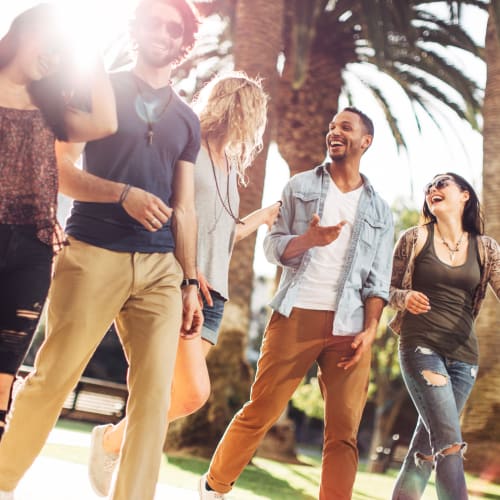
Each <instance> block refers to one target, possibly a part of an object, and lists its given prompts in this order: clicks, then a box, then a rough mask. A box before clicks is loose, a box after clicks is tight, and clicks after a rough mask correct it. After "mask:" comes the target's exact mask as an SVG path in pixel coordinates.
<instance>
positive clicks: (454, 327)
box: [0, 0, 500, 500]
mask: <svg viewBox="0 0 500 500" xmlns="http://www.w3.org/2000/svg"><path fill="white" fill-rule="evenodd" d="M56 19H57V9H56V7H54V6H52V5H50V4H40V5H38V6H36V7H33V8H32V9H30V10H27V11H25V12H23V13H22V14H20V15H19V16H18V17H17V18H16V19H15V20H14V22H13V23H12V25H11V28H10V30H9V31H8V33H7V34H6V35H5V36H4V38H3V39H2V40H0V177H1V179H2V182H1V183H0V280H1V281H0V296H1V300H0V438H1V441H0V500H11V499H13V498H14V490H15V488H16V485H17V483H18V482H19V480H20V479H21V478H22V476H23V475H24V473H25V472H26V470H27V469H28V468H29V467H30V466H31V464H32V463H33V461H34V460H35V458H36V457H37V455H38V454H39V452H40V450H41V448H42V447H43V445H44V443H45V440H46V438H47V436H48V434H49V432H50V430H51V429H52V427H53V426H54V424H55V422H56V420H57V418H58V415H59V412H60V410H61V408H62V405H63V403H64V401H65V399H66V397H67V395H68V393H69V392H70V391H71V390H72V389H73V387H74V386H75V385H76V383H77V381H78V379H79V377H80V376H81V374H82V372H83V370H84V368H85V366H86V364H87V363H88V361H89V359H90V358H91V356H92V354H93V352H94V351H95V349H96V348H97V346H98V345H99V343H100V341H101V340H102V338H103V336H104V334H105V332H106V331H107V329H108V328H109V326H110V324H111V323H112V322H115V324H116V329H117V333H118V335H119V337H120V340H121V343H122V346H123V349H124V351H125V354H126V358H127V361H128V364H129V369H128V377H127V384H128V389H129V398H128V402H127V414H126V418H125V419H124V420H123V421H121V422H120V423H119V424H117V425H115V426H113V425H104V426H97V427H96V428H94V430H93V432H92V444H91V454H90V463H89V477H90V480H91V483H92V486H93V488H94V489H95V491H96V493H98V494H99V495H101V496H108V498H110V499H113V500H151V499H153V498H154V492H155V487H156V481H157V477H158V471H159V466H160V460H161V454H162V447H163V441H164V438H165V434H166V431H167V426H168V422H170V421H172V420H174V419H176V418H179V417H181V416H185V415H188V414H190V413H192V412H194V411H196V410H197V409H198V408H200V407H201V406H202V405H203V404H204V402H205V401H206V399H207V398H208V396H209V393H210V381H209V374H208V371H207V367H206V363H205V357H206V355H207V354H208V352H209V350H210V348H211V347H212V346H213V345H214V344H216V343H217V336H218V331H219V326H220V323H221V320H222V315H223V311H224V304H225V302H226V301H227V300H228V299H229V297H228V269H229V260H230V258H231V253H232V249H233V245H234V244H235V243H236V242H237V241H239V240H241V239H242V238H245V237H246V236H248V235H249V234H251V233H253V232H254V231H255V230H256V229H257V228H258V227H259V226H261V225H263V224H266V225H267V226H268V227H269V231H268V233H267V236H266V238H265V242H264V246H265V252H266V256H267V258H268V259H269V260H270V261H271V262H274V263H276V264H277V265H278V266H280V267H281V268H282V271H283V272H282V274H281V280H280V283H279V287H278V290H277V292H276V295H275V297H274V298H273V300H272V302H271V307H272V309H273V313H272V316H271V318H270V320H269V323H268V325H267V327H266V331H265V333H264V338H263V342H262V348H261V354H260V358H259V361H258V366H257V372H256V375H255V381H254V383H253V385H252V389H251V393H250V400H249V401H248V403H247V404H245V405H244V406H243V408H242V409H241V410H240V411H239V412H238V413H237V414H236V415H235V417H234V418H233V420H232V422H231V423H230V424H229V426H228V428H227V430H226V432H225V434H224V436H223V437H222V439H221V441H220V443H219V445H218V447H217V449H216V451H215V453H214V456H213V457H212V461H211V464H210V467H209V470H208V471H207V473H206V474H204V475H203V476H202V477H201V478H200V482H199V495H200V499H208V500H210V499H223V498H224V497H225V494H226V493H227V492H229V491H230V490H231V488H232V486H233V485H234V483H235V481H236V480H237V478H238V476H239V475H240V474H241V472H242V471H243V469H244V467H245V466H246V465H247V464H248V462H249V461H250V459H251V458H252V455H253V454H254V452H255V450H256V448H257V446H258V444H259V442H260V440H261V439H262V438H263V437H264V435H265V433H266V432H267V430H268V429H269V428H270V427H271V426H272V425H273V423H274V422H275V421H276V420H277V419H278V417H279V416H280V414H281V413H282V412H283V409H284V408H285V406H286V404H287V402H288V400H289V398H290V396H291V395H292V393H293V391H294V390H295V388H296V387H297V386H298V384H299V383H300V381H301V380H302V378H303V377H304V376H305V374H306V373H307V371H308V370H309V368H310V367H311V365H312V364H313V363H314V362H316V363H317V364H318V367H319V381H320V387H321V392H322V395H323V398H324V400H325V433H324V445H323V457H322V475H321V485H320V492H319V498H320V499H321V500H347V499H349V498H351V495H352V488H353V483H354V479H355V474H356V470H357V465H358V452H357V444H356V443H357V442H356V436H357V431H358V427H359V423H360V420H361V415H362V411H363V408H364V405H365V402H366V397H367V389H368V381H369V371H370V353H371V344H372V342H373V340H374V339H375V335H376V330H377V326H378V322H379V319H380V316H381V313H382V310H383V308H384V307H385V306H386V305H387V304H389V305H391V306H392V307H393V308H395V309H396V310H397V314H396V316H395V317H394V319H393V321H392V324H391V326H392V328H393V330H394V331H395V332H396V333H397V334H399V335H400V359H401V368H402V372H403V377H404V380H405V383H406V385H407V387H408V390H409V392H410V395H411V397H412V399H413V401H414V403H415V406H416V408H417V410H418V413H419V420H418V423H417V427H416V429H415V434H414V436H413V439H412V443H411V446H410V449H409V452H408V455H407V457H406V459H405V461H404V464H403V466H402V468H401V471H400V474H399V476H398V479H397V482H396V485H395V488H394V492H393V498H394V499H400V500H403V499H418V498H420V497H421V495H422V493H423V491H424V488H425V485H426V484H427V481H428V479H429V476H430V473H431V470H432V469H433V468H435V470H436V485H437V490H438V495H439V498H440V500H443V499H446V500H451V499H453V500H461V499H466V498H467V488H466V484H465V479H464V472H463V454H464V452H465V449H466V443H465V442H464V441H463V438H462V436H461V432H460V424H459V415H460V412H461V410H462V408H463V407H464V405H465V402H466V400H467V398H468V395H469V394H470V391H471V389H472V387H473V384H474V380H475V378H476V375H477V370H478V346H477V338H476V336H475V333H474V320H475V318H476V317H477V314H478V312H479V309H480V306H481V302H482V300H483V298H484V295H485V292H486V288H487V286H488V284H490V285H491V287H492V288H493V291H494V292H495V293H496V295H497V297H500V249H499V245H498V243H497V242H496V241H495V240H493V239H492V238H489V237H487V236H485V235H484V234H483V233H484V231H483V222H482V216H481V210H480V205H479V201H478V198H477V196H476V194H475V192H474V189H473V188H472V186H471V185H470V184H469V183H468V182H467V181H466V180H465V179H463V178H462V177H460V176H458V175H456V174H454V173H445V174H439V175H436V176H435V177H434V178H433V179H432V181H431V182H430V184H429V185H428V186H427V187H426V188H425V200H424V204H423V210H422V224H421V225H419V226H418V227H415V228H411V229H410V230H408V231H407V232H405V233H404V234H403V235H402V236H401V238H400V239H399V241H398V243H397V244H396V248H395V250H394V254H393V244H394V234H393V223H392V216H391V212H390V209H389V207H388V205H387V203H386V202H385V201H384V200H382V199H381V198H380V196H379V195H378V194H377V193H376V192H375V190H374V188H373V187H372V185H371V184H370V182H369V180H368V179H367V178H366V177H365V176H364V175H363V174H361V173H360V162H361V158H362V155H363V154H364V153H365V152H366V150H367V149H368V148H369V147H370V145H371V143H372V140H373V137H374V127H373V123H372V121H371V120H370V118H369V117H368V116H366V114H365V113H363V112H362V111H360V110H359V109H357V108H355V107H348V108H345V109H343V110H342V111H340V112H339V113H337V114H336V115H335V116H334V117H333V118H332V121H331V122H330V123H329V126H328V132H327V134H326V149H327V153H328V154H327V160H326V161H325V162H324V163H323V164H322V165H319V166H316V167H314V168H311V170H308V171H306V172H304V173H302V174H299V175H296V176H294V177H292V178H291V179H290V181H289V182H288V183H287V185H286V187H285V189H284V191H283V195H282V199H281V200H280V201H278V202H276V203H273V204H272V205H270V206H268V207H263V208H261V209H259V210H257V211H255V212H253V213H251V214H248V215H246V216H245V217H242V218H240V213H239V191H238V188H239V186H241V187H244V186H245V184H246V182H247V174H246V169H247V168H248V167H249V166H250V165H251V163H252V161H253V159H254V157H255V155H256V154H257V153H258V152H259V150H260V148H261V145H262V136H263V132H264V129H265V126H266V115H267V96H266V94H265V92H264V90H263V86H262V83H261V82H260V81H259V80H256V79H252V78H249V77H248V76H246V75H245V74H243V73H238V72H232V73H228V74H226V75H220V76H216V77H215V78H214V79H213V80H212V81H211V82H210V83H209V84H208V85H207V86H206V87H205V88H204V89H203V90H202V91H201V92H200V94H199V96H198V97H197V98H196V102H195V103H194V106H193V108H191V107H190V106H188V105H187V104H186V103H184V101H183V100H182V99H181V98H180V97H179V96H178V95H177V93H176V92H175V91H174V89H173V88H172V85H171V77H172V71H173V69H174V68H175V65H176V64H178V63H179V62H180V61H181V60H182V59H183V58H184V57H185V56H186V55H187V54H188V53H189V52H190V50H191V48H192V47H193V45H194V43H195V35H196V33H197V30H198V26H199V23H200V19H199V16H198V14H197V12H196V10H195V9H194V8H193V6H192V4H191V3H190V2H189V1H188V0H141V1H140V2H139V4H138V6H137V9H136V11H135V16H134V19H133V20H132V22H131V27H130V34H131V37H132V39H133V41H134V45H135V48H136V52H137V53H136V61H135V65H134V67H133V68H132V69H131V70H129V71H121V72H117V73H113V74H110V75H107V74H106V73H105V71H104V69H103V65H102V63H101V62H100V61H98V60H96V61H95V64H94V66H93V71H92V75H91V77H89V78H88V79H87V80H86V81H85V85H82V84H81V82H74V81H72V79H71V78H68V74H71V71H70V69H69V68H71V54H70V53H68V51H67V50H66V48H67V43H66V42H65V40H64V39H63V34H62V33H61V32H60V30H59V29H57V27H56V24H55V21H56ZM80 156H81V157H82V159H83V168H82V169H80V168H78V167H77V166H76V164H75V163H76V162H77V161H78V159H79V157H80ZM311 167H312V166H311ZM58 191H60V192H63V193H65V194H67V195H69V196H70V197H72V198H73V199H74V200H75V201H74V203H73V208H72V211H71V215H70V216H69V218H68V220H67V222H66V226H65V234H63V232H62V230H61V228H60V227H59V225H58V222H57V220H56V200H57V192H58ZM55 254H56V258H55V259H54V266H53V268H52V261H53V257H54V255H55ZM392 254H393V255H392ZM391 273H392V274H391ZM47 295H48V301H47V306H48V307H47V323H46V336H45V340H44V342H43V344H42V346H41V347H40V349H39V351H38V353H37V356H36V360H35V367H34V370H33V372H32V373H31V374H30V375H29V376H28V377H27V379H26V381H25V382H24V384H23V386H22V388H21V389H20V390H19V392H18V393H17V395H16V397H15V400H14V401H12V383H13V380H14V377H15V375H16V372H17V370H18V369H19V366H20V364H21V363H22V360H23V358H24V356H25V354H26V351H27V349H28V347H29V345H30V342H31V339H32V337H33V334H34V331H35V329H36V325H37V322H38V319H39V317H40V314H41V312H42V309H43V305H44V303H45V300H46V297H47ZM7 416H8V418H7ZM7 422H8V424H7Z"/></svg>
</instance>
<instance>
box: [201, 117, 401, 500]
mask: <svg viewBox="0 0 500 500" xmlns="http://www.w3.org/2000/svg"><path fill="white" fill-rule="evenodd" d="M372 139H373V124H372V122H371V120H370V119H369V118H368V117H367V116H366V115H365V114H364V113H362V112H361V111H359V110H358V109H356V108H345V109H344V110H343V111H342V112H340V113H339V114H337V115H336V116H335V117H334V118H333V120H332V122H331V123H330V125H329V131H328V133H327V135H326V145H327V149H328V156H329V158H330V161H328V162H326V163H325V164H323V165H320V166H317V167H315V168H314V169H312V170H309V171H307V172H304V173H301V174H298V175H296V176H294V177H292V179H290V181H289V182H288V184H287V186H286V187H285V189H284V191H283V198H282V201H283V206H282V207H281V211H280V216H279V218H278V220H277V222H275V224H274V226H273V228H272V229H271V231H270V232H269V233H268V235H267V236H266V239H265V242H264V245H265V250H266V256H267V258H268V259H269V260H270V261H271V262H274V263H275V264H277V265H279V266H281V267H282V268H283V273H282V276H281V281H280V285H279V289H278V292H277V293H276V296H275V297H274V299H273V301H272V302H271V306H272V308H273V309H274V312H273V315H272V316H271V319H270V321H269V324H268V325H267V328H266V331H265V333H264V339H263V342H262V347H261V355H260V359H259V362H258V365H257V372H256V375H255V381H254V383H253V385H252V390H251V394H250V398H251V399H250V401H249V402H248V403H247V404H246V405H245V406H244V407H243V408H242V409H241V410H240V411H239V412H238V413H237V414H236V416H235V417H234V419H233V421H232V422H231V424H230V425H229V427H228V429H227V430H226V433H225V434H224V437H223V438H222V440H221V442H220V443H219V446H218V447H217V450H216V451H215V455H214V456H213V458H212V462H211V464H210V468H209V471H208V473H207V474H205V475H204V476H202V478H201V480H200V487H199V491H200V498H201V499H205V500H211V499H212V500H215V499H221V498H224V493H226V492H228V491H229V490H230V489H231V487H232V485H233V484H234V482H235V481H236V479H237V478H238V476H239V475H240V473H241V472H242V470H243V468H244V467H245V466H246V465H247V464H248V462H249V461H250V459H251V458H252V456H253V454H254V452H255V450H256V448H257V446H258V444H259V442H260V441H261V439H262V438H263V437H264V435H265V433H266V432H267V430H268V429H269V428H270V427H271V426H272V425H273V423H274V422H275V421H276V420H277V419H278V417H279V416H280V415H281V414H282V412H283V410H284V408H285V406H286V404H287V402H288V400H289V399H290V397H291V395H292V394H293V392H294V391H295V389H296V388H297V386H298V384H299V383H300V381H301V380H302V378H303V377H304V376H305V375H306V373H307V372H308V370H309V369H310V367H311V365H312V364H313V363H314V362H315V361H316V362H317V363H318V366H319V369H318V372H319V382H320V387H321V392H322V394H323V398H324V400H325V435H324V446H323V464H322V475H321V487H320V495H319V498H320V499H321V500H349V499H350V498H351V494H352V486H353V483H354V478H355V474H356V469H357V464H358V451H357V446H356V436H357V431H358V427H359V422H360V419H361V414H362V412H363V408H364V405H365V402H366V395H367V390H368V379H369V372H370V352H371V344H372V342H373V340H374V338H375V334H376V330H377V325H378V322H379V319H380V314H381V312H382V309H383V307H384V305H385V303H386V301H387V299H388V297H389V282H390V273H391V254H392V245H393V223H392V216H391V212H390V210H389V207H388V206H387V204H386V203H385V202H384V201H383V200H382V199H381V198H380V197H379V196H378V195H377V194H376V193H375V191H374V190H373V188H372V186H371V185H370V183H369V182H368V179H367V178H366V177H364V176H362V175H361V174H360V172H359V167H360V160H361V156H362V155H363V153H364V152H365V151H366V150H367V149H368V148H369V147H370V145H371V143H372Z"/></svg>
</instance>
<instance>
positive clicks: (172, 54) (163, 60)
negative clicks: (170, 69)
mask: <svg viewBox="0 0 500 500" xmlns="http://www.w3.org/2000/svg"><path fill="white" fill-rule="evenodd" d="M138 53H139V54H140V56H141V57H142V59H143V60H144V61H145V62H147V63H148V64H149V65H150V66H153V67H154V68H164V67H165V66H168V65H169V64H171V63H173V62H174V61H176V60H177V59H178V58H179V55H180V49H179V48H177V49H172V50H169V51H168V53H167V54H165V56H163V57H154V56H152V55H151V54H150V53H149V52H148V51H147V50H142V49H141V47H139V48H138Z"/></svg>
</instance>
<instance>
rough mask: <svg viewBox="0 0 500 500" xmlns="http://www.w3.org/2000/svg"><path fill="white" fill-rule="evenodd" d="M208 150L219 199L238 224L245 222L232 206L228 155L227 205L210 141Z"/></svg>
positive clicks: (225, 156)
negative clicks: (221, 189)
mask: <svg viewBox="0 0 500 500" xmlns="http://www.w3.org/2000/svg"><path fill="white" fill-rule="evenodd" d="M207 151H208V157H209V158H210V164H211V165H212V172H213V174H214V181H215V188H216V189H217V195H218V197H219V200H220V202H221V205H222V207H223V208H224V210H225V211H226V212H227V213H228V214H229V216H230V217H231V218H232V219H233V220H234V222H235V223H236V224H245V223H244V222H243V221H242V220H241V219H240V218H239V217H237V216H236V215H235V214H234V212H233V209H232V207H231V200H230V198H229V172H230V167H229V162H228V160H227V155H226V153H224V158H225V160H226V173H227V183H226V200H227V206H226V203H225V201H224V198H223V197H222V194H221V192H220V187H219V181H218V180H217V173H216V171H215V163H214V160H213V158H212V151H211V150H210V143H209V142H208V141H207Z"/></svg>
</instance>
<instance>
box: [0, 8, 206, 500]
mask: <svg viewBox="0 0 500 500" xmlns="http://www.w3.org/2000/svg"><path fill="white" fill-rule="evenodd" d="M197 27H198V18H197V15H196V12H195V11H194V9H193V8H192V6H191V5H190V4H189V3H188V2H187V0H141V2H140V3H139V6H138V7H137V10H136V16H135V19H134V21H133V24H132V35H133V38H134V40H135V42H136V45H137V62H136V65H135V67H134V68H133V70H132V71H128V72H122V73H116V74H113V75H112V76H111V80H112V84H113V88H114V92H115V96H116V104H117V115H118V131H117V132H116V134H114V135H112V136H110V137H107V138H105V139H102V140H98V141H93V142H90V143H88V144H86V145H84V144H80V145H78V144H76V145H75V144H58V146H57V150H58V159H59V165H60V184H61V190H62V191H63V192H65V193H66V194H68V195H69V196H71V197H72V198H74V199H75V200H78V201H75V202H74V205H73V210H72V212H71V216H70V218H69V220H68V222H67V225H66V230H67V233H68V243H69V244H68V245H67V246H66V247H65V248H64V249H63V250H62V252H61V254H60V255H59V256H58V258H57V261H56V265H55V271H54V279H53V282H52V286H51V291H50V294H49V309H48V321H47V331H46V334H47V336H46V340H45V342H44V343H43V345H42V347H41V348H40V351H39V353H38V356H37V360H36V362H35V370H34V372H33V373H32V374H31V375H30V377H29V380H28V381H27V383H26V384H25V386H24V388H23V389H22V390H21V391H20V393H19V395H18V397H17V400H16V404H15V409H14V411H13V414H12V419H11V422H10V428H9V431H8V432H7V433H6V434H5V436H4V439H3V441H2V444H1V449H0V462H6V461H3V459H2V456H3V457H9V460H10V463H9V467H8V468H7V467H6V468H5V470H2V472H1V473H2V476H5V477H6V478H8V482H9V483H10V484H12V488H14V487H15V485H16V484H17V482H18V481H19V480H20V479H21V477H22V475H23V474H24V472H25V471H26V469H27V468H28V467H29V466H30V465H31V463H32V462H33V460H34V459H35V458H36V456H37V454H38V453H39V452H40V450H41V448H42V446H43V444H44V442H45V440H46V437H47V435H48V433H49V432H50V430H51V428H52V426H53V425H54V423H55V421H56V420H57V417H58V415H59V412H60V409H61V407H62V405H63V403H64V401H65V399H66V397H67V395H68V394H69V392H70V391H71V390H72V389H73V387H74V386H75V385H76V383H77V382H78V379H79V378H80V376H81V373H82V372H83V370H84V368H85V366H86V364H87V363H88V361H89V359H90V358H91V356H92V354H93V352H94V351H95V349H96V347H97V346H98V344H99V343H100V341H101V339H102V338H103V336H104V334H105V332H106V331H107V329H108V328H109V326H110V324H111V323H112V322H113V321H115V322H116V326H117V330H118V333H119V336H120V339H121V341H122V344H123V347H124V350H125V353H126V356H127V360H128V362H129V365H130V367H129V372H128V387H129V399H128V403H127V419H128V420H127V427H126V431H125V439H124V443H123V446H122V449H121V453H120V458H119V466H118V470H117V474H116V477H115V481H114V484H113V485H112V486H111V493H110V496H109V498H110V499H114V500H152V499H153V498H154V493H155V487H156V481H157V477H158V471H159V465H160V460H161V453H162V447H163V442H164V438H165V434H166V430H167V422H166V419H165V415H166V414H167V412H168V407H169V400H170V387H171V380H172V373H173V368H174V362H175V354H176V350H177V342H178V338H179V332H180V331H183V332H185V333H186V334H197V333H198V332H199V331H200V329H201V324H202V314H201V310H200V305H199V302H198V294H197V291H198V290H197V281H196V255H195V254H196V215H195V209H194V180H193V171H194V162H195V160H196V156H197V154H198V150H199V147H200V126H199V122H198V118H197V117H196V115H195V114H194V113H193V111H191V109H190V108H189V107H188V106H187V105H186V104H185V103H184V102H183V101H182V100H181V99H180V98H179V96H178V95H177V94H176V93H175V92H174V90H173V89H172V87H171V85H170V77H171V72H172V68H173V65H174V63H175V62H178V61H179V60H181V59H182V58H183V57H184V56H185V55H186V54H187V53H188V52H189V50H190V49H191V47H192V45H193V44H194V35H195V33H196V31H197ZM82 151H83V161H84V163H83V167H84V168H83V170H78V169H77V168H76V167H75V166H74V162H75V161H76V160H77V158H78V157H79V155H80V153H81V152H82ZM181 283H182V285H183V286H182V290H181Z"/></svg>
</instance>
